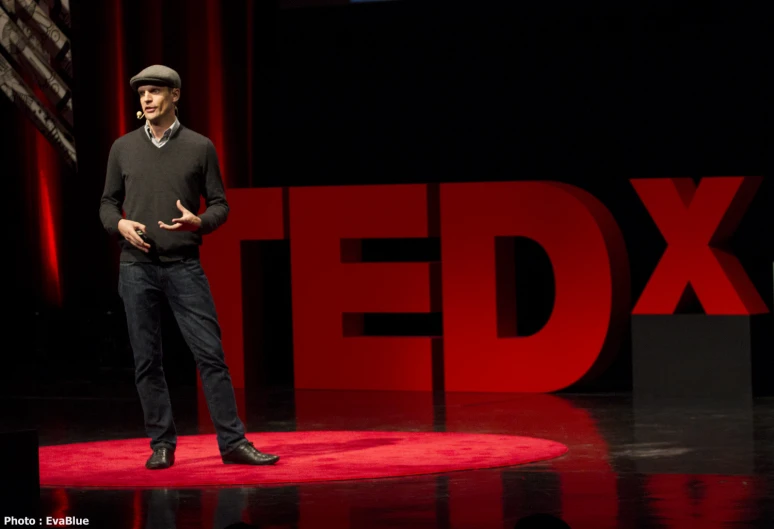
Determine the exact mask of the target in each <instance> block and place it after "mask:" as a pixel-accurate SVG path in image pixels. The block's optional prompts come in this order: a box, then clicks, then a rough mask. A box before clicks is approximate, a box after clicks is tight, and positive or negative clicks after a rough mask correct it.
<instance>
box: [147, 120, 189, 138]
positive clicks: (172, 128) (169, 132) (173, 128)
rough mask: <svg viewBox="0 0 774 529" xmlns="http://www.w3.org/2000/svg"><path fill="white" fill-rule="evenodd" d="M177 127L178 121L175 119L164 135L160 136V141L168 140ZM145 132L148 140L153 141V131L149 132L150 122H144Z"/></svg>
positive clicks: (178, 125)
mask: <svg viewBox="0 0 774 529" xmlns="http://www.w3.org/2000/svg"><path fill="white" fill-rule="evenodd" d="M178 127H180V120H178V119H177V117H175V122H174V123H172V125H171V126H170V127H169V128H168V129H167V130H165V131H164V134H162V135H161V139H162V140H163V139H166V138H169V137H170V136H171V135H172V133H173V132H175V131H176V130H177V129H178ZM145 132H146V133H147V134H148V138H150V139H151V140H154V139H155V136H153V131H152V130H151V126H150V121H148V120H145Z"/></svg>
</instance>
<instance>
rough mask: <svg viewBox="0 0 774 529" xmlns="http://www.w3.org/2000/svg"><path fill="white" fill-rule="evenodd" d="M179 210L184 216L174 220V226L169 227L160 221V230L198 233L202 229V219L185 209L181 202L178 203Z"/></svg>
mask: <svg viewBox="0 0 774 529" xmlns="http://www.w3.org/2000/svg"><path fill="white" fill-rule="evenodd" d="M177 209H179V210H180V212H181V213H182V215H181V216H180V217H178V218H176V219H172V222H173V223H174V224H172V225H169V224H164V223H163V222H161V221H159V228H162V229H165V230H170V231H172V230H175V231H196V230H198V229H199V228H200V227H201V225H202V219H200V218H199V217H197V216H196V215H194V214H193V213H191V212H190V211H188V210H187V209H185V208H184V207H183V205H182V204H181V203H180V201H179V200H178V201H177Z"/></svg>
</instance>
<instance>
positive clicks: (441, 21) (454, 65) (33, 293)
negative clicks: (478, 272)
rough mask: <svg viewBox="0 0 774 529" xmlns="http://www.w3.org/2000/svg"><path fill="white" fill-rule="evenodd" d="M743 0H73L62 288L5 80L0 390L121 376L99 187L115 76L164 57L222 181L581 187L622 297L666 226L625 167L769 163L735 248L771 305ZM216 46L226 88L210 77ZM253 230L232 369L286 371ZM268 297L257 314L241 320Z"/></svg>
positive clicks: (183, 369)
mask: <svg viewBox="0 0 774 529" xmlns="http://www.w3.org/2000/svg"><path fill="white" fill-rule="evenodd" d="M96 4H99V5H96ZM215 4H217V5H219V7H220V9H219V18H216V19H213V18H212V16H211V13H212V11H211V10H212V6H213V5H215ZM739 4H740V5H736V4H732V3H723V5H722V7H717V6H718V5H721V4H717V5H716V4H712V3H707V2H702V3H698V2H697V3H695V4H693V5H691V3H681V7H674V6H673V5H672V3H667V2H642V3H629V2H599V3H594V4H593V5H588V4H587V3H583V2H566V3H553V2H552V3H545V2H535V3H525V2H505V1H503V2H486V1H480V0H476V1H470V2H464V3H463V2H421V1H412V0H405V1H402V2H383V3H373V4H361V5H338V6H327V7H326V6H318V7H305V8H294V9H291V8H288V7H287V6H284V7H283V6H282V5H280V4H279V3H277V2H257V1H256V2H249V1H248V0H229V1H228V2H220V3H218V2H214V3H213V1H211V0H195V1H190V2H183V1H182V0H167V1H164V2H163V3H162V2H151V1H149V0H143V1H140V2H125V3H122V2H120V1H119V0H111V1H109V2H104V3H101V2H100V3H91V2H88V3H87V2H84V1H83V0H73V2H72V10H73V12H72V14H73V27H72V30H71V32H70V33H71V35H70V37H71V39H72V43H73V58H74V66H75V79H74V82H73V85H72V89H73V96H74V105H75V119H76V131H75V132H76V140H77V148H78V157H79V167H78V170H77V171H71V170H68V169H66V168H64V167H62V172H61V175H60V176H61V180H60V193H59V195H58V200H59V202H58V203H59V210H58V211H60V214H59V215H58V217H57V219H56V226H57V231H58V249H59V263H60V274H61V281H62V293H63V298H62V304H61V306H57V305H56V304H53V303H51V301H50V299H49V298H47V296H46V293H45V291H44V289H43V287H42V285H43V284H44V283H45V282H44V281H43V279H42V275H43V274H44V272H43V269H42V266H41V262H42V250H41V248H40V244H39V242H38V241H39V239H40V237H39V236H38V235H37V234H38V233H39V230H40V226H41V220H40V205H39V203H38V200H37V198H36V197H37V194H36V193H35V192H34V189H33V188H32V187H31V184H30V182H29V171H27V170H26V168H27V166H28V163H29V160H28V158H27V157H28V156H29V153H30V149H29V141H30V139H29V138H30V134H29V130H28V129H27V128H25V127H28V125H26V118H25V117H24V116H23V115H22V113H21V112H20V111H19V110H18V109H17V108H16V107H15V106H14V105H13V104H12V103H11V102H10V101H8V100H7V98H4V97H3V98H0V117H1V118H2V123H3V126H2V127H0V131H2V132H0V133H2V135H3V136H2V142H0V159H2V167H3V169H4V176H5V179H4V182H5V185H6V186H7V187H6V195H5V198H6V201H5V214H6V219H8V226H7V227H8V228H9V229H8V230H7V233H9V235H10V237H7V238H6V240H5V241H4V242H5V246H6V252H7V254H8V258H9V260H11V261H12V262H13V269H12V270H13V271H12V272H11V273H12V274H13V275H12V276H9V279H10V281H8V282H7V283H8V284H10V288H9V289H7V290H6V299H8V300H9V301H10V303H9V304H8V310H10V311H11V313H12V316H11V318H10V319H9V320H8V324H9V325H10V327H11V332H10V333H9V335H8V343H7V345H6V348H5V349H6V351H7V352H6V355H5V356H6V358H9V359H10V364H9V365H7V371H6V373H8V374H9V375H11V376H10V377H9V378H10V379H11V380H12V382H11V383H10V384H8V385H6V386H5V387H4V391H11V392H21V393H28V392H44V391H47V388H50V387H53V385H54V383H55V382H56V383H72V384H76V385H77V384H87V383H89V382H93V381H95V380H102V381H108V382H109V383H116V382H126V383H127V384H128V385H131V383H132V380H133V378H132V377H133V376H132V373H131V368H132V359H131V351H130V350H129V348H128V344H127V343H126V336H125V326H124V322H123V309H122V307H121V303H120V300H119V298H118V297H117V294H116V288H115V287H116V268H117V262H116V257H117V254H116V252H115V243H114V241H112V240H110V239H109V238H108V237H107V235H105V233H104V231H103V230H102V227H101V226H100V224H99V218H98V203H99V197H100V194H101V191H102V184H103V179H104V170H105V163H106V160H107V153H108V151H109V148H110V145H111V143H112V141H113V140H114V139H115V138H116V137H117V136H118V135H119V132H118V131H119V126H118V121H119V120H118V118H117V117H116V116H118V115H120V114H121V113H122V112H123V113H124V115H125V116H127V118H126V120H127V121H128V123H129V127H130V129H131V128H134V127H136V126H139V123H140V122H138V121H136V120H135V119H134V112H135V111H136V110H137V109H138V108H139V106H138V102H137V101H136V98H135V97H134V96H133V94H131V93H129V89H128V79H129V77H131V75H134V74H135V73H136V72H138V71H139V70H141V69H142V68H144V67H145V66H147V65H148V64H152V63H156V62H163V63H164V64H167V65H169V66H171V67H173V68H175V69H176V70H178V72H180V74H181V76H182V79H183V90H182V94H183V95H182V99H181V103H180V119H181V121H182V122H183V123H184V124H186V125H187V126H189V127H191V128H193V129H194V130H197V131H199V132H201V133H203V134H207V135H210V134H211V133H212V131H213V130H214V128H215V127H217V126H218V124H217V123H215V122H213V121H212V119H211V118H208V117H207V113H208V108H209V105H211V104H212V103H213V98H219V100H220V101H221V104H222V105H223V115H222V128H223V131H224V143H223V145H220V146H218V147H219V154H222V155H223V159H224V160H225V163H224V174H225V175H226V178H227V182H228V184H229V186H231V187H249V186H305V185H340V184H387V183H427V182H461V181H495V180H556V181H561V182H567V183H571V184H574V185H577V186H579V187H581V188H583V189H585V190H587V191H589V192H590V193H592V194H593V195H594V196H596V197H597V198H598V199H600V200H601V201H602V202H603V203H604V204H605V205H606V206H607V207H608V208H609V209H610V211H611V212H612V213H613V215H614V217H615V218H616V220H617V221H618V223H619V226H620V228H621V230H622V232H623V234H624V236H625V239H626V242H627V248H628V251H629V259H630V262H631V267H632V269H631V277H632V304H634V303H635V302H636V300H637V299H638V297H639V295H640V293H641V292H642V289H643V288H644V286H645V284H646V282H647V280H648V278H649V277H650V274H651V273H652V271H653V269H654V268H655V266H656V263H657V262H658V260H659V258H660V256H661V254H662V253H663V251H664V249H665V243H664V241H663V238H662V237H661V236H660V234H659V231H658V229H657V228H656V226H655V224H654V223H653V222H652V220H651V219H650V216H649V214H648V213H647V211H646V210H645V208H644V206H643V205H642V203H641V202H640V200H639V199H638V197H637V195H636V193H635V192H634V190H633V187H632V186H631V184H630V183H629V179H631V178H645V177H693V178H697V179H698V178H700V177H702V176H746V175H764V177H765V178H764V184H763V185H762V186H761V188H760V189H759V191H758V193H757V195H756V198H755V199H754V201H753V203H752V204H751V205H750V207H749V209H748V212H747V214H746V215H745V217H744V219H743V221H742V223H741V225H740V226H739V228H738V230H737V232H736V233H735V234H734V236H733V239H732V241H731V246H732V248H733V250H734V252H735V254H736V255H737V256H738V257H739V258H740V260H741V262H742V264H743V265H744V267H745V269H746V270H747V271H748V273H749V275H750V277H751V278H752V280H753V282H754V283H755V284H756V286H757V287H758V290H759V292H760V293H761V295H762V296H763V298H764V299H765V300H766V301H767V304H768V305H769V307H771V305H772V301H771V300H772V261H774V249H773V248H772V241H773V240H774V237H773V235H774V234H773V233H772V229H771V226H772V224H774V223H772V222H771V221H772V204H774V201H773V200H772V189H771V188H772V177H771V155H770V152H771V148H770V147H771V134H770V131H771V122H770V120H769V115H770V112H771V105H770V101H771V98H772V96H771V94H772V90H771V89H772V83H771V81H770V72H771V66H772V65H771V59H770V56H771V54H770V50H771V49H772V46H771V45H772V43H771V39H770V37H769V36H768V34H767V31H768V29H769V28H768V27H767V22H768V21H769V20H770V18H769V16H768V13H767V10H766V9H765V8H764V7H763V6H764V5H765V4H764V3H760V4H753V3H739ZM208 9H209V11H208ZM213 20H215V22H214V24H215V27H214V26H213ZM119 27H120V29H121V31H122V32H123V33H121V32H118V31H117V28H119ZM213 28H214V29H213ZM121 36H123V39H121V38H120V37H121ZM120 43H123V46H122V47H119V48H117V47H116V46H117V44H120ZM216 43H217V44H219V48H218V47H215V48H213V45H214V44H216ZM212 49H219V51H220V53H219V54H216V56H215V57H213V56H212V53H211V50H212ZM117 50H123V52H122V53H123V57H124V61H125V62H124V65H123V66H124V71H123V72H122V71H119V70H117V68H119V64H118V63H117V62H116V60H115V57H116V56H117V55H116V54H117ZM215 61H217V62H219V63H220V65H221V67H222V75H223V77H222V79H223V86H222V89H223V91H222V94H218V93H217V92H213V91H212V90H211V89H210V87H211V84H210V75H211V73H212V72H213V71H217V70H214V69H213V64H214V62H215ZM119 79H123V82H124V83H125V88H124V89H123V92H122V91H121V90H120V86H119V85H120V83H119V82H118V80H119ZM25 130H27V133H20V131H25ZM517 244H518V245H519V253H518V254H517V255H518V259H517V263H516V267H517V271H518V274H517V278H518V281H519V283H518V284H517V291H518V292H519V295H520V303H519V310H520V314H519V317H520V319H521V321H522V322H525V323H526V324H527V329H531V330H532V331H534V330H537V329H538V328H539V327H540V325H541V323H542V322H544V321H545V319H546V318H547V317H548V314H549V313H550V309H551V303H552V301H551V294H552V292H553V290H552V288H553V287H552V283H551V272H550V265H549V263H548V261H547V258H546V256H545V254H544V253H543V252H542V250H541V249H540V248H539V247H538V246H537V245H536V244H533V243H529V242H525V241H520V242H518V243H517ZM439 248H440V246H439V241H438V240H437V239H436V240H428V241H425V242H420V243H416V242H415V243H411V244H409V243H408V242H407V241H404V242H401V241H395V242H393V243H391V244H389V245H387V244H386V243H378V242H375V243H370V244H368V245H366V248H365V249H364V250H365V254H366V257H370V258H372V259H383V260H390V259H395V260H401V259H403V260H405V259H437V258H438V256H439V255H440V249H439ZM244 250H245V251H244V252H243V260H244V262H245V263H246V265H247V266H248V267H249V268H250V269H252V270H255V271H261V272H260V273H254V274H253V276H252V277H251V278H249V279H246V280H245V289H246V292H247V293H250V292H253V293H258V292H261V293H262V296H261V298H260V299H256V298H252V299H251V298H250V297H249V296H248V299H247V301H246V302H245V303H246V306H245V309H246V326H245V327H246V347H247V349H248V361H247V364H246V366H247V368H248V370H251V372H260V373H261V374H262V375H261V376H260V378H259V379H254V378H252V377H248V380H249V381H250V383H260V384H262V385H267V386H282V385H288V384H292V349H291V348H292V338H291V325H290V284H289V269H288V266H289V257H288V255H289V245H288V242H287V241H281V242H271V243H261V244H260V245H259V244H258V243H250V244H246V245H245V246H244ZM261 304H263V305H264V306H266V307H270V308H271V310H268V311H260V306H261ZM699 309H700V307H699V306H698V305H696V304H694V306H693V310H699ZM259 312H263V313H264V316H262V318H263V319H262V320H261V321H260V322H255V321H252V320H251V319H250V318H251V317H255V315H256V314H258V313H259ZM165 319H166V320H168V322H169V323H173V322H172V320H171V319H170V316H169V314H166V315H165ZM440 321H441V320H440V315H437V314H436V315H431V316H429V317H425V318H414V319H412V318H405V317H404V318H400V317H393V319H386V318H379V317H374V318H373V319H372V320H371V321H370V322H367V323H368V326H369V328H370V329H371V330H372V331H373V332H374V333H385V332H399V333H406V332H412V333H419V334H422V333H428V334H437V333H439V332H442V329H441V328H440V327H441V324H440ZM770 321H771V319H769V322H770ZM258 329H263V333H262V334H261V333H259V332H258ZM165 352H166V358H165V363H166V365H167V368H166V372H167V375H168V378H169V380H170V384H172V385H176V384H177V385H192V384H194V382H195V376H196V373H195V370H194V364H193V361H192V360H191V358H190V353H189V352H188V351H187V349H186V347H185V345H184V343H183V341H182V339H181V337H180V335H179V333H178V331H177V329H176V328H175V326H174V325H171V326H168V330H167V334H166V335H165ZM630 388H631V347H630V344H629V342H628V341H627V342H625V344H624V346H623V347H622V349H621V352H620V354H619V355H618V357H617V359H616V361H615V363H614V364H613V365H612V366H611V367H610V368H609V369H608V371H607V372H606V373H605V374H604V375H603V376H602V377H601V378H600V379H598V380H597V381H596V382H594V383H591V384H586V385H584V386H576V387H573V388H569V390H571V391H590V392H600V391H610V390H628V389H630Z"/></svg>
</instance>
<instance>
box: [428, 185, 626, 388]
mask: <svg viewBox="0 0 774 529" xmlns="http://www.w3.org/2000/svg"><path fill="white" fill-rule="evenodd" d="M516 236H522V237H528V238H530V239H532V240H534V241H536V242H537V243H539V244H540V245H541V246H542V247H543V248H544V249H545V251H546V253H547V254H548V256H549V258H550V259H551V263H552V265H553V271H554V279H555V284H556V288H555V290H556V297H555V301H554V310H553V313H552V315H551V318H550V319H549V321H548V323H547V324H546V325H545V326H544V327H543V329H541V330H540V331H539V332H538V333H536V334H534V335H532V336H527V337H518V336H516V335H515V332H513V327H514V326H513V325H512V326H510V329H508V327H509V326H507V325H499V326H498V319H500V320H502V314H498V308H499V309H500V311H501V312H502V311H503V310H506V309H507V306H505V304H503V303H502V299H500V300H498V299H497V298H498V295H499V297H500V298H502V297H503V295H504V293H503V292H500V293H498V292H497V290H498V285H497V284H496V279H495V278H496V274H495V270H496V268H499V267H500V266H501V265H502V263H496V259H495V255H496V252H495V239H496V238H499V237H516ZM500 255H503V254H500ZM441 257H442V262H443V275H442V277H443V314H444V320H443V328H444V350H445V364H446V390H447V391H507V392H549V391H555V390H559V389H562V388H565V387H567V386H569V385H570V384H573V383H574V382H576V381H578V380H579V379H580V378H581V377H583V376H584V375H587V376H593V375H594V374H596V372H597V371H598V370H601V369H602V368H604V367H606V365H607V362H608V361H609V360H610V358H611V355H612V354H614V353H615V352H616V348H617V345H618V344H617V343H616V340H617V339H618V338H619V333H621V331H623V330H624V327H625V322H626V321H627V319H628V309H629V267H628V258H627V255H626V248H625V246H624V241H623V237H622V236H621V232H620V230H619V229H618V226H617V224H616V222H615V219H613V216H612V215H611V214H610V212H609V211H608V210H607V209H606V208H605V207H604V206H603V205H602V204H601V203H600V202H599V201H598V200H597V199H595V198H594V197H593V196H591V195H590V194H589V193H587V192H585V191H583V190H581V189H578V188H576V187H573V186H570V185H566V184H559V183H553V182H502V183H486V184H445V185H442V186H441ZM503 290H505V289H503ZM510 295H511V299H510V300H509V303H508V305H510V306H513V305H514V304H515V299H513V297H514V295H513V293H512V292H511V293H510ZM498 331H499V332H498ZM608 331H611V333H610V336H608ZM592 367H595V368H596V369H595V370H594V372H591V371H590V370H591V369H592Z"/></svg>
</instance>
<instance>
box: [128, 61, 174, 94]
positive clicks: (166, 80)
mask: <svg viewBox="0 0 774 529" xmlns="http://www.w3.org/2000/svg"><path fill="white" fill-rule="evenodd" d="M144 84H152V85H159V86H169V87H171V88H180V76H179V75H178V73H177V72H176V71H175V70H173V69H172V68H170V67H168V66H164V65H162V64H154V65H153V66H148V67H147V68H145V69H144V70H143V71H141V72H140V73H138V74H137V75H135V76H134V77H132V78H131V79H130V80H129V86H131V87H132V90H137V87H138V86H141V85H144Z"/></svg>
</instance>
